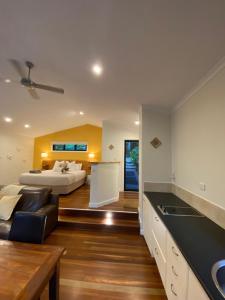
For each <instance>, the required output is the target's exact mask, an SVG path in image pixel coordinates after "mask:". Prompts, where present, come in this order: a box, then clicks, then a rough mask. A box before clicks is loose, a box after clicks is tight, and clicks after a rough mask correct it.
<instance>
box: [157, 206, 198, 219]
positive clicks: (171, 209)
mask: <svg viewBox="0 0 225 300" xmlns="http://www.w3.org/2000/svg"><path fill="white" fill-rule="evenodd" d="M157 207H158V209H159V210H160V212H161V213H162V214H163V215H169V216H182V217H204V216H203V215H202V214H200V212H199V211H197V210H196V209H194V208H193V207H191V206H175V205H174V206H172V205H158V206H157Z"/></svg>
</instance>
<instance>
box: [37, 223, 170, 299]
mask: <svg viewBox="0 0 225 300" xmlns="http://www.w3.org/2000/svg"><path fill="white" fill-rule="evenodd" d="M46 244H51V245H62V246H63V247H65V248H66V252H65V255H64V256H63V257H62V259H61V273H60V300H74V299H80V300H92V299H93V300H95V299H97V300H103V299H106V300H107V299H108V300H122V299H123V300H124V299H128V300H147V299H149V300H166V299H167V298H166V296H165V293H164V289H163V286H162V282H161V280H160V276H159V273H158V270H157V267H156V264H155V261H154V259H153V258H151V256H150V254H149V252H148V249H147V246H146V244H145V241H144V239H143V237H142V236H140V235H139V234H138V233H133V232H132V231H131V232H129V230H128V231H127V232H125V233H124V232H120V231H118V232H111V231H107V228H106V229H104V230H102V231H100V230H95V229H94V230H93V229H92V228H90V229H86V230H81V229H74V228H73V227H71V228H70V227H68V226H63V224H62V225H59V226H58V228H57V229H56V230H55V231H54V232H53V233H52V234H51V235H50V236H49V237H48V238H47V240H46ZM41 300H47V292H45V293H44V295H43V296H42V298H41Z"/></svg>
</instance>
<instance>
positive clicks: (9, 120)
mask: <svg viewBox="0 0 225 300" xmlns="http://www.w3.org/2000/svg"><path fill="white" fill-rule="evenodd" d="M4 121H5V122H7V123H10V122H12V118H9V117H5V118H4Z"/></svg>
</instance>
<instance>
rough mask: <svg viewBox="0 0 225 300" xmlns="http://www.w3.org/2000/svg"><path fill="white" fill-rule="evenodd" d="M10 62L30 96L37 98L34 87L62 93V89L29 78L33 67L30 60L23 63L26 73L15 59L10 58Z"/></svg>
mask: <svg viewBox="0 0 225 300" xmlns="http://www.w3.org/2000/svg"><path fill="white" fill-rule="evenodd" d="M10 62H11V64H12V65H13V67H14V69H15V70H16V71H17V73H18V74H19V75H20V76H21V80H20V83H21V85H22V86H24V87H26V88H27V90H28V92H29V93H30V95H31V96H32V98H34V99H39V96H38V94H37V92H36V90H35V89H41V90H46V91H50V92H54V93H60V94H64V89H62V88H58V87H53V86H49V85H45V84H40V83H36V82H34V81H33V80H32V79H31V74H30V73H31V70H32V68H33V67H34V64H33V63H32V62H30V61H26V62H25V65H26V66H27V68H28V72H27V75H26V74H25V72H24V70H23V68H22V66H21V64H20V62H19V61H17V60H16V59H10Z"/></svg>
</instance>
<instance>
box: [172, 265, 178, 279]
mask: <svg viewBox="0 0 225 300" xmlns="http://www.w3.org/2000/svg"><path fill="white" fill-rule="evenodd" d="M172 272H173V274H174V275H175V276H176V277H178V274H177V272H176V271H175V268H174V266H172Z"/></svg>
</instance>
